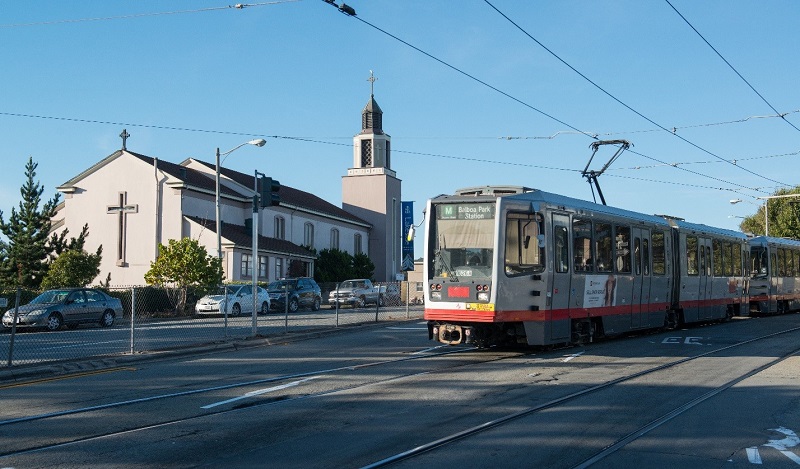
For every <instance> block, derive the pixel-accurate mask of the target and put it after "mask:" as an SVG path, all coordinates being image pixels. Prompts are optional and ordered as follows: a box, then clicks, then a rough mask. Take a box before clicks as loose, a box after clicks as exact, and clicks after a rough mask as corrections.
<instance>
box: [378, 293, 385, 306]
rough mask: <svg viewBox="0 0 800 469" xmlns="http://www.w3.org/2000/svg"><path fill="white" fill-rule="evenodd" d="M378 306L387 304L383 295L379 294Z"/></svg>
mask: <svg viewBox="0 0 800 469" xmlns="http://www.w3.org/2000/svg"><path fill="white" fill-rule="evenodd" d="M378 306H386V298H384V297H383V295H380V296H378Z"/></svg>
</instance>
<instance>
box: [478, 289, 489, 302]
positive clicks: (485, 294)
mask: <svg viewBox="0 0 800 469" xmlns="http://www.w3.org/2000/svg"><path fill="white" fill-rule="evenodd" d="M478 301H489V292H485V291H484V292H480V293H478Z"/></svg>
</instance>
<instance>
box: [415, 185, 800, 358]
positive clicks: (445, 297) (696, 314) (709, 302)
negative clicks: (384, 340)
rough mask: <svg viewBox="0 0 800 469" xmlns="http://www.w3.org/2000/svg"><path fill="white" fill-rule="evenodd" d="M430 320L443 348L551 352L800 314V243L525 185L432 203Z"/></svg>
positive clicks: (427, 266) (427, 269) (471, 191)
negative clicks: (519, 347) (616, 338)
mask: <svg viewBox="0 0 800 469" xmlns="http://www.w3.org/2000/svg"><path fill="white" fill-rule="evenodd" d="M426 213H427V217H426V221H425V223H426V229H425V255H424V257H425V262H424V268H423V269H424V278H425V279H426V282H427V288H426V291H425V319H426V320H427V321H428V334H429V337H430V338H431V339H435V340H438V341H439V342H442V343H445V344H460V343H471V344H475V345H477V346H489V345H495V344H528V345H553V344H562V343H581V342H591V341H593V340H594V339H595V338H599V337H604V336H613V335H620V334H625V333H629V332H633V331H637V330H645V329H653V328H661V327H666V328H674V327H677V326H679V325H681V324H690V323H699V322H711V321H719V320H727V319H730V318H732V317H733V316H736V315H748V314H756V313H759V314H771V313H782V312H786V311H790V310H795V309H799V308H800V242H798V241H794V240H786V239H780V238H766V237H757V238H748V237H747V236H746V235H745V234H743V233H740V232H736V231H732V230H727V229H721V228H715V227H711V226H707V225H702V224H695V223H689V222H686V221H685V220H683V219H681V218H677V217H671V216H666V215H645V214H641V213H636V212H632V211H628V210H623V209H619V208H614V207H609V206H606V205H599V204H595V203H592V202H587V201H582V200H578V199H573V198H570V197H566V196H562V195H558V194H553V193H548V192H543V191H540V190H535V189H530V188H526V187H518V186H486V187H476V188H467V189H461V190H459V191H457V192H456V194H454V195H441V196H438V197H435V198H433V199H431V200H429V201H428V204H427V210H426Z"/></svg>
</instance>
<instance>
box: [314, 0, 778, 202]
mask: <svg viewBox="0 0 800 469" xmlns="http://www.w3.org/2000/svg"><path fill="white" fill-rule="evenodd" d="M323 1H325V2H326V3H329V4H333V3H332V2H330V1H328V0H323ZM487 3H489V2H488V1H487ZM489 5H491V3H489ZM334 6H335V5H334ZM492 7H493V6H492ZM493 8H494V7H493ZM498 13H500V12H499V10H498ZM500 14H501V15H502V13H500ZM347 16H349V17H351V18H355V19H357V20H358V21H361V22H362V23H364V24H366V25H367V26H370V27H371V28H374V29H375V30H377V31H380V32H381V33H383V34H385V35H387V36H389V37H391V38H392V39H395V40H396V41H399V42H401V43H402V44H405V45H406V46H408V47H410V48H412V49H414V50H416V51H418V52H420V53H421V54H423V55H425V56H427V57H429V58H431V59H433V60H435V61H436V62H439V63H440V64H442V65H444V66H446V67H448V68H450V69H452V70H454V71H456V72H458V73H460V74H462V75H464V76H466V77H468V78H470V79H471V80H473V81H476V82H478V83H480V84H482V85H484V86H486V87H488V88H490V89H492V90H494V91H496V92H498V93H500V94H502V95H503V96H506V97H507V98H509V99H511V100H513V101H515V102H517V103H520V104H522V105H523V106H525V107H527V108H529V109H532V110H534V111H536V112H538V113H540V114H542V115H543V116H546V117H548V118H550V119H552V120H554V121H556V122H558V123H560V124H562V125H565V126H567V127H569V128H570V129H572V130H574V131H575V132H577V133H580V134H583V135H586V136H587V137H589V138H592V139H593V140H598V138H597V137H596V136H595V135H592V134H590V133H589V132H585V131H582V130H579V129H577V128H576V127H574V126H572V125H570V124H567V123H566V122H564V121H562V120H560V119H557V118H555V117H553V116H551V115H550V114H547V113H546V112H544V111H542V110H540V109H537V108H536V107H534V106H532V105H530V104H528V103H526V102H524V101H522V100H521V99H519V98H516V97H514V96H512V95H510V94H509V93H506V92H505V91H502V90H500V89H499V88H497V87H495V86H492V85H490V84H489V83H486V82H485V81H483V80H480V79H479V78H477V77H475V76H473V75H471V74H469V73H467V72H465V71H463V70H461V69H459V68H458V67H456V66H454V65H451V64H449V63H447V62H445V61H444V60H442V59H440V58H438V57H436V56H434V55H432V54H430V53H428V52H426V51H424V50H422V49H420V48H418V47H416V46H414V45H413V44H410V43H409V42H407V41H405V40H403V39H400V38H399V37H397V36H395V35H394V34H391V33H389V32H388V31H385V30H383V29H381V28H379V27H378V26H376V25H374V24H372V23H370V22H369V21H366V20H364V19H362V18H360V17H358V16H355V14H348V15H347ZM504 16H505V15H504ZM506 18H507V17H506ZM509 21H511V20H510V19H509ZM511 22H512V24H514V23H513V21H511ZM515 26H516V24H515ZM517 27H519V26H517ZM523 32H525V31H524V30H523ZM525 34H528V33H527V32H526V33H525ZM528 36H529V37H531V39H533V40H534V41H536V39H534V38H533V37H532V36H530V35H529V34H528ZM536 42H537V43H538V41H536ZM542 47H544V46H542ZM545 49H546V48H545ZM548 51H549V49H548ZM551 54H552V52H551ZM556 57H558V56H556ZM559 60H561V59H560V58H559ZM562 62H563V60H562ZM564 63H565V64H566V62H564ZM567 66H569V67H570V68H572V67H571V66H570V65H569V64H567ZM573 70H575V69H574V68H573ZM575 71H576V72H577V73H578V74H580V72H578V71H577V70H575ZM580 75H581V76H584V75H582V74H580ZM584 78H586V77H585V76H584ZM586 79H587V80H588V81H589V82H590V83H592V84H594V82H592V81H591V80H589V79H588V78H586ZM594 85H595V86H597V87H598V88H600V87H599V86H598V85H596V84H594ZM600 89H601V90H602V91H603V92H605V93H606V94H608V95H609V96H611V97H612V98H613V99H615V100H616V101H618V102H619V103H620V104H622V105H623V106H625V107H627V108H628V109H630V110H631V111H633V112H635V113H636V114H639V113H638V112H637V111H635V110H634V109H632V108H630V107H629V106H627V105H626V104H624V103H622V101H619V100H618V99H617V98H615V97H614V96H613V95H611V94H609V93H608V92H606V91H605V90H603V89H602V88H600ZM639 115H640V116H641V117H643V118H644V119H645V120H647V121H649V122H650V123H652V124H653V125H655V126H657V127H659V128H661V129H662V130H664V131H668V130H667V129H665V128H664V127H663V126H660V125H659V124H657V123H655V122H653V121H652V120H650V119H648V118H647V117H645V116H644V115H642V114H639ZM668 132H669V131H668ZM671 133H672V132H671ZM672 134H673V135H675V136H677V137H678V138H680V139H681V140H683V141H685V142H687V143H689V144H690V145H693V146H694V147H696V148H698V149H700V150H702V151H704V152H705V153H708V154H709V155H711V156H714V157H715V158H718V159H719V160H721V161H724V162H727V163H728V164H731V165H733V166H736V167H737V168H739V169H742V170H744V171H747V172H749V173H751V174H753V175H755V176H758V177H760V178H763V179H766V180H768V181H771V182H774V183H776V184H780V185H781V186H788V184H785V183H782V182H779V181H775V180H773V179H770V178H767V177H765V176H761V175H759V174H757V173H755V172H753V171H750V170H748V169H746V168H743V167H741V166H738V165H736V164H733V163H732V162H730V161H728V160H726V159H724V158H722V157H720V156H717V155H715V154H713V153H711V152H710V151H708V150H705V149H703V148H701V147H700V146H698V145H696V144H694V143H692V142H690V141H689V140H687V139H685V138H683V137H681V136H679V135H677V134H676V133H672ZM631 153H633V154H636V155H639V156H641V157H643V158H647V159H650V160H653V161H656V162H658V163H662V164H664V165H667V164H668V163H667V162H665V161H662V160H659V159H657V158H654V157H651V156H648V155H645V154H643V153H639V152H636V151H631ZM672 166H673V167H674V168H676V169H678V170H681V171H685V172H688V173H691V174H694V175H697V176H701V177H705V178H708V179H713V180H715V181H719V182H723V183H726V184H730V185H732V186H737V187H740V188H742V189H749V188H748V187H747V186H744V185H742V184H737V183H733V182H729V181H725V180H722V179H720V178H717V177H714V176H709V175H707V174H702V173H699V172H696V171H692V170H690V169H687V168H684V167H681V166H674V165H672Z"/></svg>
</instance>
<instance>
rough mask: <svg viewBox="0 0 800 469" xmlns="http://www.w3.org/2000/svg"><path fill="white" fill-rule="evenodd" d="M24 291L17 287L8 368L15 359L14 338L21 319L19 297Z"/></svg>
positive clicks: (9, 343)
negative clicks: (18, 319)
mask: <svg viewBox="0 0 800 469" xmlns="http://www.w3.org/2000/svg"><path fill="white" fill-rule="evenodd" d="M21 291H22V287H21V286H19V285H17V300H16V302H15V303H14V318H13V319H12V321H11V339H10V340H9V342H8V366H11V362H12V361H13V358H14V337H16V335H17V318H18V317H19V297H20V294H21Z"/></svg>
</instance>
